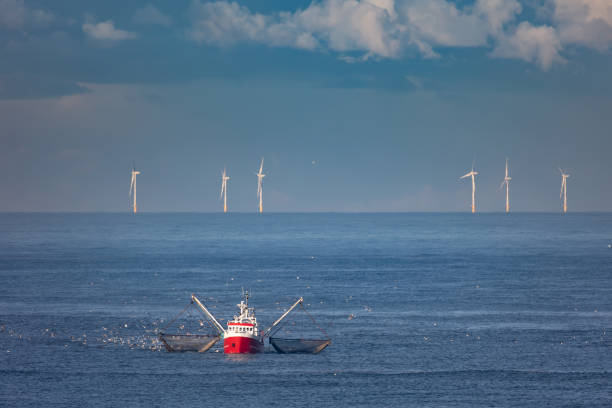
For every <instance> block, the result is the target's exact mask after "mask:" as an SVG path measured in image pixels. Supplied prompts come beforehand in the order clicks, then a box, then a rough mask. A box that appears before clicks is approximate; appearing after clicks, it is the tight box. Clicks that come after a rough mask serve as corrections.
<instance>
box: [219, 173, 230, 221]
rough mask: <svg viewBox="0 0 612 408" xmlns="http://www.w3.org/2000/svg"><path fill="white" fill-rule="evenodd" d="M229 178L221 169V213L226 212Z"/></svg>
mask: <svg viewBox="0 0 612 408" xmlns="http://www.w3.org/2000/svg"><path fill="white" fill-rule="evenodd" d="M229 179H230V178H229V177H228V176H227V174H226V173H225V169H223V174H222V175H221V198H223V212H224V213H226V212H227V180H229Z"/></svg>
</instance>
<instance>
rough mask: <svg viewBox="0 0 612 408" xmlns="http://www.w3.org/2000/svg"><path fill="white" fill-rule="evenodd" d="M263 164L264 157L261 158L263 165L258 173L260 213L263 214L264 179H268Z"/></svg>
mask: <svg viewBox="0 0 612 408" xmlns="http://www.w3.org/2000/svg"><path fill="white" fill-rule="evenodd" d="M263 163H264V159H263V157H262V158H261V165H260V166H259V173H257V198H258V199H259V212H260V213H261V212H263V189H262V184H263V178H264V177H266V175H265V174H263Z"/></svg>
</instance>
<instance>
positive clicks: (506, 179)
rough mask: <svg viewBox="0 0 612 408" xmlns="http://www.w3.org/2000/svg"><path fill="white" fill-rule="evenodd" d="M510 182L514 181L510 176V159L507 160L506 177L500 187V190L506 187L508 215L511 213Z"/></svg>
mask: <svg viewBox="0 0 612 408" xmlns="http://www.w3.org/2000/svg"><path fill="white" fill-rule="evenodd" d="M510 180H512V177H509V176H508V159H506V177H504V181H502V183H501V185H500V186H499V188H502V187H503V186H504V184H505V185H506V214H507V213H509V212H510Z"/></svg>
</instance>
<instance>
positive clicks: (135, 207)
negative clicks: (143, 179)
mask: <svg viewBox="0 0 612 408" xmlns="http://www.w3.org/2000/svg"><path fill="white" fill-rule="evenodd" d="M139 174H140V171H138V170H136V166H133V167H132V182H131V184H130V195H131V196H133V197H134V203H133V204H132V209H133V210H134V214H136V213H137V212H138V204H136V176H137V175H139Z"/></svg>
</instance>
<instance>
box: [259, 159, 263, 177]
mask: <svg viewBox="0 0 612 408" xmlns="http://www.w3.org/2000/svg"><path fill="white" fill-rule="evenodd" d="M263 162H264V158H263V157H262V158H261V165H260V166H259V174H261V172H262V171H263Z"/></svg>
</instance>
